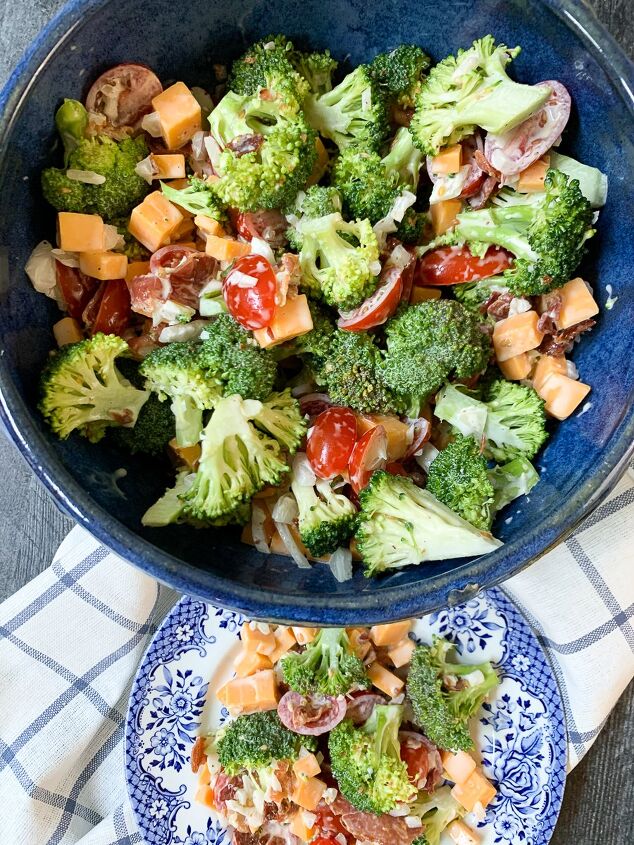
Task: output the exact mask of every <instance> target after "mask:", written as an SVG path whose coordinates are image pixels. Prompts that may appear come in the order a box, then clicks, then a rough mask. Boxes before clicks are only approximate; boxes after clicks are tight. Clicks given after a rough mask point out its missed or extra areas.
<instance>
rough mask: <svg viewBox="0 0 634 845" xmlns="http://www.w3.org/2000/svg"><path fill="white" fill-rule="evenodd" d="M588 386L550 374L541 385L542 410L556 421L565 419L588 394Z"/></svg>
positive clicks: (566, 377) (560, 375) (539, 391)
mask: <svg viewBox="0 0 634 845" xmlns="http://www.w3.org/2000/svg"><path fill="white" fill-rule="evenodd" d="M590 390H591V388H590V385H589V384H584V383H583V382H582V381H575V379H573V378H570V377H569V376H565V375H563V374H562V373H551V374H550V375H549V376H548V378H547V379H546V380H545V381H544V382H543V383H542V385H541V386H540V388H539V390H538V391H537V392H538V393H539V395H540V396H541V397H542V399H543V400H544V403H545V404H544V409H545V411H546V413H547V414H550V416H551V417H555V419H556V420H565V419H567V418H568V417H569V416H570V415H571V414H572V413H573V411H575V410H576V409H577V408H578V407H579V405H580V404H581V403H582V402H583V400H584V399H585V398H586V396H587V395H588V393H590Z"/></svg>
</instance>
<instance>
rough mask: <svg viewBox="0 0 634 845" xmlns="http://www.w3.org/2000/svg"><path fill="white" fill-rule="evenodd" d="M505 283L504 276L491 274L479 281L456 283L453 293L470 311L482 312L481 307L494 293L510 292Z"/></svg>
mask: <svg viewBox="0 0 634 845" xmlns="http://www.w3.org/2000/svg"><path fill="white" fill-rule="evenodd" d="M508 290H509V289H508V288H507V287H506V285H505V283H504V276H490V277H489V278H488V279H480V280H479V281H477V282H466V283H464V284H461V285H454V287H453V293H454V296H455V297H456V299H457V300H458V302H460V303H461V304H462V305H464V307H465V308H468V309H469V310H470V311H476V312H478V313H481V312H480V307H481V306H482V305H484V303H485V302H486V301H487V300H488V299H489V297H490V296H491V294H492V293H495V292H498V293H508Z"/></svg>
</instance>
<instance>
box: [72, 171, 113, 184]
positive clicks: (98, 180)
mask: <svg viewBox="0 0 634 845" xmlns="http://www.w3.org/2000/svg"><path fill="white" fill-rule="evenodd" d="M66 176H67V177H68V178H69V179H72V180H73V182H84V183H85V184H86V185H103V183H104V182H105V181H106V177H105V176H103V175H102V174H101V173H95V171H94V170H75V169H74V168H72V167H71V168H69V169H68V170H67V171H66Z"/></svg>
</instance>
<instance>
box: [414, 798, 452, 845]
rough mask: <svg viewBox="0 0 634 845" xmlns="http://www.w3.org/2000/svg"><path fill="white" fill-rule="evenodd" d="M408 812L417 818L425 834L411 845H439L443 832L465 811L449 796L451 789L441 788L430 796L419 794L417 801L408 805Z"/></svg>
mask: <svg viewBox="0 0 634 845" xmlns="http://www.w3.org/2000/svg"><path fill="white" fill-rule="evenodd" d="M410 812H411V814H412V815H414V816H418V817H419V818H420V819H421V820H422V822H423V825H424V827H425V832H424V833H423V834H422V836H419V837H418V839H415V840H414V842H413V843H412V845H440V837H441V836H442V833H443V831H444V830H445V829H446V828H447V827H448V825H450V824H451V822H452V821H454V819H458V818H461V817H462V816H463V815H464V814H465V810H464V808H463V807H461V805H460V804H458V802H457V801H456V799H455V798H454V797H453V795H452V794H451V787H449V786H441V787H440V788H439V789H435V790H434V791H433V792H432V793H431V795H430V794H429V793H426V792H420V793H419V797H418V799H417V800H416V801H415V802H414V803H413V804H410Z"/></svg>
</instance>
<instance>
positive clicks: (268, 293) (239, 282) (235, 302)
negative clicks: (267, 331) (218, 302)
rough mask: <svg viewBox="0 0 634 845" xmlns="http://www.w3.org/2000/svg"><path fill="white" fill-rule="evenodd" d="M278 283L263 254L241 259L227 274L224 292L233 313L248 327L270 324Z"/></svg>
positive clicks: (256, 327)
mask: <svg viewBox="0 0 634 845" xmlns="http://www.w3.org/2000/svg"><path fill="white" fill-rule="evenodd" d="M276 287H277V282H276V279H275V273H274V272H273V268H272V267H271V265H270V263H269V262H268V261H267V260H266V258H263V257H262V256H261V255H245V256H244V257H243V258H238V260H237V261H236V262H235V263H234V265H233V267H232V268H231V270H229V272H228V273H227V276H226V278H225V281H224V285H223V292H224V297H225V302H226V303H227V308H228V309H229V313H230V314H231V316H232V317H233V318H234V320H236V321H237V322H238V323H240V325H241V326H244V328H245V329H251V330H253V329H263V328H266V326H270V325H271V321H272V320H273V315H274V313H275V292H276Z"/></svg>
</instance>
